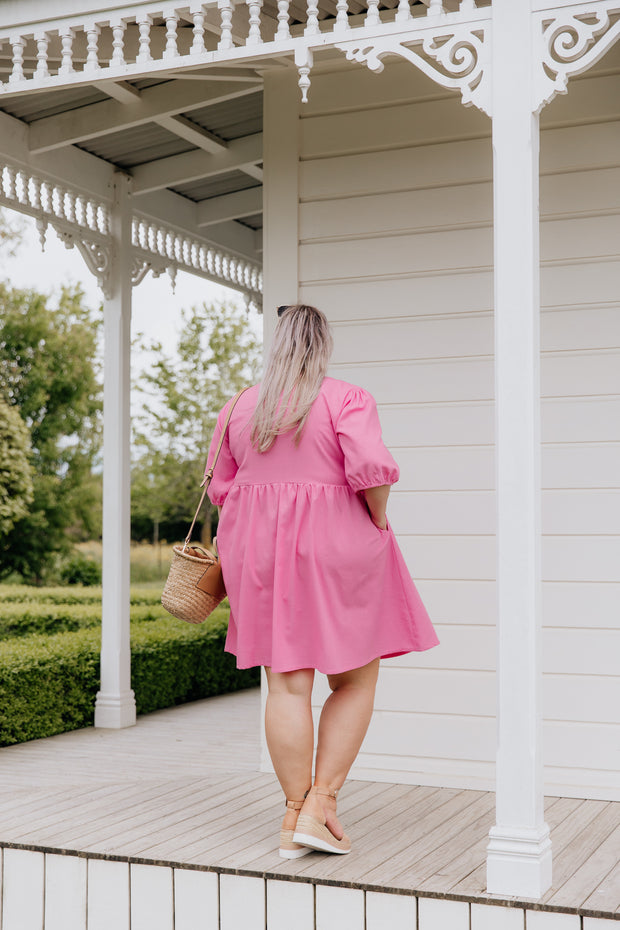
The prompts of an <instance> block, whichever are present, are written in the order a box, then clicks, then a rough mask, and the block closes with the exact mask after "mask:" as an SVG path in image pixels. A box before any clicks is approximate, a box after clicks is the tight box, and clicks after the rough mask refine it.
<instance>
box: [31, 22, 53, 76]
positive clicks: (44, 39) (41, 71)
mask: <svg viewBox="0 0 620 930" xmlns="http://www.w3.org/2000/svg"><path fill="white" fill-rule="evenodd" d="M34 41H35V43H36V46H37V67H36V70H35V72H34V74H33V75H32V77H33V80H35V81H44V80H45V79H46V78H48V77H49V76H50V73H49V70H48V67H47V47H48V45H49V36H48V34H47V32H37V34H36V35H35V37H34Z"/></svg>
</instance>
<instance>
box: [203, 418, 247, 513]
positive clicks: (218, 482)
mask: <svg viewBox="0 0 620 930" xmlns="http://www.w3.org/2000/svg"><path fill="white" fill-rule="evenodd" d="M230 403H231V401H228V403H227V404H225V405H224V407H223V408H222V409H221V410H220V413H219V416H218V418H217V423H216V425H215V430H214V432H213V438H212V440H211V445H210V447H209V455H208V456H207V464H206V467H205V475H206V473H207V471H208V470H209V468H210V467H211V463H212V462H213V460H214V458H215V453H216V451H217V447H218V443H219V441H220V436H221V435H222V430H223V428H224V423H225V422H226V414H227V413H228V408H229V407H230ZM229 440H230V430H228V432H227V433H226V436H225V438H224V442H223V443H222V448H221V450H220V454H219V458H218V460H217V463H216V466H215V469H214V471H213V478H212V480H211V484H210V485H209V490H208V492H207V493H208V495H209V500H210V501H211V503H212V504H217V505H218V506H221V505H222V504H223V503H224V501H225V500H226V497H227V495H228V492H229V491H230V489H231V487H232V484H233V481H234V480H235V475H236V474H237V471H238V468H239V466H238V465H237V463H236V461H235V459H234V457H233V454H232V452H231V451H230V441H229Z"/></svg>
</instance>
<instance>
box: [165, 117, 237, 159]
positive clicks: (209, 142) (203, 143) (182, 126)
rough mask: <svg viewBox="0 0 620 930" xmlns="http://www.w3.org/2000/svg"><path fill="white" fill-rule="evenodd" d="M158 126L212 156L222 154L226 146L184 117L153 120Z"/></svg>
mask: <svg viewBox="0 0 620 930" xmlns="http://www.w3.org/2000/svg"><path fill="white" fill-rule="evenodd" d="M155 122H156V123H157V125H158V126H162V127H163V128H164V129H167V130H168V132H173V133H174V134H175V136H180V138H181V139H185V141H186V142H191V144H192V145H196V146H197V147H198V148H199V149H203V150H204V151H205V152H209V153H210V154H212V155H215V154H217V153H218V152H223V151H224V150H225V149H226V148H227V147H228V146H227V143H226V142H224V141H223V140H222V139H219V138H218V137H217V136H214V135H213V133H212V132H209V130H208V129H203V128H202V126H199V125H198V123H193V122H192V121H191V120H189V119H187V118H186V117H185V116H158V117H157V119H156V120H155Z"/></svg>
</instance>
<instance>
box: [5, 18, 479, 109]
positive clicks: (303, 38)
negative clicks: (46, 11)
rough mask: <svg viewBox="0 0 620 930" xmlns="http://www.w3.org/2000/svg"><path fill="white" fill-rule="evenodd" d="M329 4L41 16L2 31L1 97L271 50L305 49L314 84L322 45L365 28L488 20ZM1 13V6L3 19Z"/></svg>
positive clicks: (302, 59)
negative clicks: (5, 69)
mask: <svg viewBox="0 0 620 930" xmlns="http://www.w3.org/2000/svg"><path fill="white" fill-rule="evenodd" d="M185 2H186V3H187V2H188V0H185ZM319 2H320V0H300V5H301V6H302V9H304V14H303V15H301V16H300V14H299V7H298V6H295V7H293V8H292V6H291V4H292V0H272V3H271V6H270V8H269V10H268V11H266V10H264V9H263V0H207V2H200V0H189V4H188V5H187V6H177V5H176V3H175V4H174V5H173V0H164V2H163V3H162V2H161V0H160V5H159V6H156V5H155V4H156V0H153V3H152V4H151V3H150V0H146V2H141V3H140V5H139V6H138V7H135V6H132V4H131V3H127V4H123V2H122V0H116V2H115V4H114V13H113V14H112V13H110V14H109V16H110V18H109V19H106V18H105V10H101V12H100V13H97V14H95V13H93V12H91V13H89V14H88V15H86V14H85V15H84V17H83V18H82V19H80V17H79V15H78V14H75V16H71V15H69V16H67V17H66V18H65V19H64V20H63V21H62V23H59V22H58V21H53V20H46V21H41V22H39V23H36V24H31V25H30V27H23V30H22V32H20V30H19V29H17V28H13V27H11V29H9V28H7V29H6V30H4V31H3V30H2V29H1V28H0V45H1V46H3V48H4V51H5V55H6V51H9V53H10V57H11V64H10V73H9V76H8V82H7V83H6V84H0V94H1V92H2V90H4V91H5V92H6V91H9V92H11V91H13V90H17V89H19V90H21V85H23V84H25V83H27V82H30V81H32V82H33V84H34V85H36V86H37V87H43V86H46V85H47V84H53V85H54V84H55V85H62V84H75V83H80V82H87V81H88V80H92V78H93V75H95V74H96V75H97V80H100V79H103V78H105V77H106V76H107V74H108V73H109V74H110V75H111V76H113V77H114V78H116V79H118V78H119V75H123V77H124V78H127V79H129V78H131V77H132V76H135V77H139V76H142V75H145V74H151V73H157V72H164V73H165V72H166V70H167V69H169V68H171V67H174V68H175V70H177V69H179V68H182V67H183V66H184V65H185V66H187V67H191V66H193V65H195V64H197V63H199V64H205V65H208V64H210V63H217V62H218V61H225V60H231V59H237V58H239V59H244V58H246V59H248V58H249V59H251V58H253V57H257V56H259V55H262V54H266V55H268V54H274V55H282V54H287V55H290V54H291V53H295V56H296V58H298V59H299V61H300V62H301V66H300V67H303V68H304V69H305V70H304V72H301V70H300V74H301V76H302V78H303V82H304V83H305V82H306V78H307V76H308V72H309V67H310V66H309V64H308V62H311V57H312V52H313V51H314V50H317V49H319V48H321V47H327V46H329V45H330V44H333V45H337V44H338V43H341V42H343V41H346V42H347V43H348V42H349V41H350V40H353V39H354V38H355V37H356V36H359V37H360V40H363V39H364V30H367V31H368V32H370V31H372V34H373V35H377V33H378V32H379V34H380V31H381V29H382V28H383V27H384V26H385V27H386V31H388V32H389V33H390V34H393V33H394V31H395V28H402V29H406V30H411V31H414V30H417V29H424V28H427V27H428V24H429V23H432V24H435V23H437V26H439V25H441V23H444V22H445V23H450V24H458V19H459V17H462V18H463V19H467V18H468V17H477V16H478V14H480V15H481V16H487V18H488V14H487V13H486V12H485V11H483V10H482V9H481V10H478V7H477V2H476V0H460V2H459V4H458V10H457V11H454V10H452V12H449V11H447V10H446V9H445V7H444V3H443V0H428V7H427V8H424V9H423V8H417V9H416V14H417V15H415V16H413V15H412V12H411V2H412V0H398V5H397V8H396V9H383V10H382V9H380V6H381V0H365V10H364V9H363V10H362V11H361V12H357V8H356V10H351V9H349V3H348V0H336V4H335V15H332V16H329V17H326V18H324V19H321V20H319V15H320V10H319ZM453 5H454V4H451V6H453ZM274 7H275V10H274ZM1 13H2V4H1V3H0V21H1V18H2V17H1ZM353 14H355V15H353ZM300 20H301V21H300ZM292 21H293V22H294V25H293V24H292ZM28 28H30V30H31V31H30V32H28V31H27V29H28ZM127 30H129V31H127ZM218 33H219V37H218V36H217V34H218ZM298 52H300V53H301V54H299V55H298ZM298 67H299V65H298ZM302 89H303V88H302ZM306 89H307V88H306Z"/></svg>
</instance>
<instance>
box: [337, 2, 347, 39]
mask: <svg viewBox="0 0 620 930" xmlns="http://www.w3.org/2000/svg"><path fill="white" fill-rule="evenodd" d="M348 10H349V5H348V3H347V0H338V3H337V4H336V11H337V12H336V22H335V24H334V32H345V31H346V30H348V29H349V28H350V26H349V17H348Z"/></svg>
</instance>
